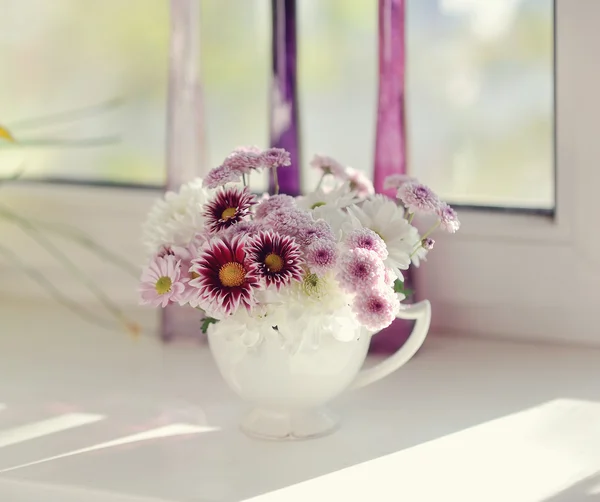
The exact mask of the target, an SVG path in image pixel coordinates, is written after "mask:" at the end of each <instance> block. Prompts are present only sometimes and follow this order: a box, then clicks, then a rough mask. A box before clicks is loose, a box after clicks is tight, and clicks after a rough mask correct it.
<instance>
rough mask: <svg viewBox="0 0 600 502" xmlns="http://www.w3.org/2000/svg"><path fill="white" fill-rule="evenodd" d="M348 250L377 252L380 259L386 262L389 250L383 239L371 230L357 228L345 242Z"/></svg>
mask: <svg viewBox="0 0 600 502" xmlns="http://www.w3.org/2000/svg"><path fill="white" fill-rule="evenodd" d="M344 244H345V245H346V247H347V248H348V249H357V248H359V249H368V250H370V251H375V252H376V253H377V255H378V256H379V258H381V259H382V260H385V259H386V258H387V257H388V250H387V246H386V245H385V242H383V239H382V238H381V237H379V235H377V234H376V233H375V232H373V230H371V229H370V228H357V229H356V230H353V231H352V232H350V233H349V234H348V236H347V237H346V240H345V242H344Z"/></svg>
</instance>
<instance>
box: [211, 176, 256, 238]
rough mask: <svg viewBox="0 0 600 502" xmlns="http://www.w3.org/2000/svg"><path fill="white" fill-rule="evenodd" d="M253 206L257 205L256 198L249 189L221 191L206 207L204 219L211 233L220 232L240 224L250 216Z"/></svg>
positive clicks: (234, 188)
mask: <svg viewBox="0 0 600 502" xmlns="http://www.w3.org/2000/svg"><path fill="white" fill-rule="evenodd" d="M253 204H256V197H255V196H254V195H252V194H251V193H250V191H249V190H248V188H247V187H244V188H243V189H241V188H238V187H231V188H224V189H221V190H220V191H219V192H217V194H216V195H215V198H214V199H213V200H211V201H210V202H209V203H207V204H206V206H205V210H204V217H205V218H206V224H207V226H208V229H209V231H210V232H212V233H215V232H219V231H220V230H224V229H226V228H228V227H230V226H231V225H235V224H236V223H238V222H240V221H241V220H242V219H243V218H245V217H246V216H248V215H249V214H250V208H251V207H252V205H253Z"/></svg>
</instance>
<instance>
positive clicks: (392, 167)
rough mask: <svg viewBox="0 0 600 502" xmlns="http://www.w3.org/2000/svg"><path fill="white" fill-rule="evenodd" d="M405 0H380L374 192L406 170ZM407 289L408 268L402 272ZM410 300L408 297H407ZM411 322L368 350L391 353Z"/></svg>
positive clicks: (390, 192) (377, 340)
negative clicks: (404, 272) (389, 178)
mask: <svg viewBox="0 0 600 502" xmlns="http://www.w3.org/2000/svg"><path fill="white" fill-rule="evenodd" d="M404 8H405V5H404V0H379V95H378V103H377V106H378V108H377V131H376V136H375V169H374V185H375V191H376V192H377V193H384V194H386V195H388V196H389V197H395V196H396V194H395V190H385V189H384V188H383V184H384V181H385V178H387V177H388V176H389V175H390V174H395V173H401V174H405V173H406V128H405V101H404V90H405V87H404V85H405V80H404V71H405V67H406V65H405V63H406V59H405V45H404V42H405V29H404V28H405V27H404V14H405V13H404ZM405 281H406V284H407V286H408V287H409V288H410V286H411V280H410V271H408V273H406V274H405ZM409 301H410V299H409ZM412 324H413V323H412V322H411V321H406V320H402V319H396V320H395V321H394V322H393V323H392V325H391V326H390V327H388V328H386V329H385V330H383V331H382V332H381V333H380V334H378V335H377V336H375V337H374V338H373V342H372V343H371V351H373V352H393V351H395V350H397V349H398V348H399V347H401V346H402V345H403V344H404V342H405V341H406V339H407V337H408V335H409V334H410V330H411V328H412Z"/></svg>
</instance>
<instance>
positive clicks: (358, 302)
mask: <svg viewBox="0 0 600 502" xmlns="http://www.w3.org/2000/svg"><path fill="white" fill-rule="evenodd" d="M399 309H400V300H399V299H398V296H397V295H396V293H394V291H393V290H392V289H391V288H381V289H372V290H370V291H368V292H364V293H361V294H359V295H356V296H355V297H354V302H353V303H352V310H353V311H354V313H355V314H356V319H357V320H358V322H360V323H361V324H362V325H363V326H365V327H366V328H367V329H368V330H371V331H379V330H381V329H383V328H387V327H388V326H389V325H390V324H392V321H393V320H394V319H395V318H396V314H397V313H398V310H399Z"/></svg>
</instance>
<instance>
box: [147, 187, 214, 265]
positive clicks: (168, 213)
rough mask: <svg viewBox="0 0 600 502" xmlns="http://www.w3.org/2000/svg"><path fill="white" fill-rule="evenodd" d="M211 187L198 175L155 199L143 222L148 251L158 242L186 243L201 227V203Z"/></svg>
mask: <svg viewBox="0 0 600 502" xmlns="http://www.w3.org/2000/svg"><path fill="white" fill-rule="evenodd" d="M212 193H213V192H212V190H208V189H206V188H204V187H203V186H202V179H201V178H196V179H195V180H193V181H191V182H189V183H186V184H184V185H181V188H180V189H179V192H167V193H166V194H165V196H164V197H163V198H162V199H160V200H158V201H156V203H155V204H154V206H153V207H152V209H151V210H150V213H149V214H148V218H147V219H146V222H145V223H144V226H143V233H144V235H143V242H144V246H145V247H146V249H147V250H148V253H150V254H154V253H156V252H157V251H158V250H159V249H160V248H161V246H174V245H175V246H187V245H188V244H189V243H190V242H191V241H192V240H193V239H194V236H195V235H196V234H198V233H201V232H202V231H203V230H204V217H203V216H202V213H203V206H204V204H206V203H207V202H208V201H209V200H210V199H211V197H212Z"/></svg>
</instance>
